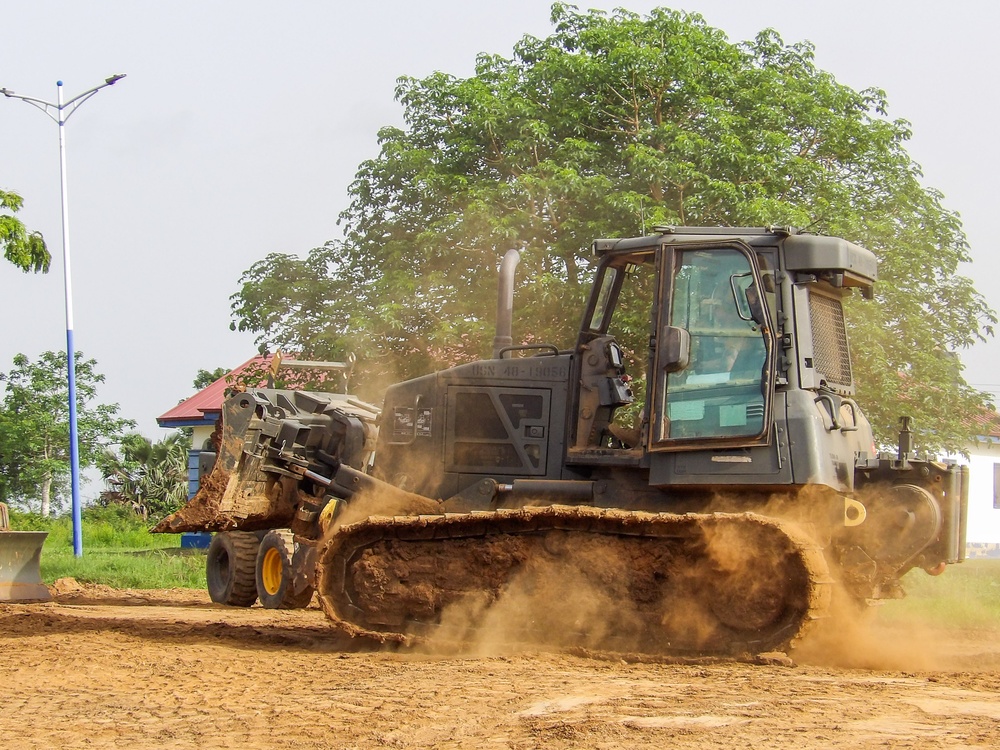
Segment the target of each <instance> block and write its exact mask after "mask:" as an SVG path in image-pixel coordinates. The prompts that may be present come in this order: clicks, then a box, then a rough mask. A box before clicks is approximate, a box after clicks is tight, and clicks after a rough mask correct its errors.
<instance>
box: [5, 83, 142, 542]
mask: <svg viewBox="0 0 1000 750" xmlns="http://www.w3.org/2000/svg"><path fill="white" fill-rule="evenodd" d="M124 77H125V75H124V74H123V73H120V74H118V75H113V76H111V77H110V78H107V79H105V81H104V83H102V84H101V85H100V86H95V87H94V88H92V89H90V90H89V91H84V92H83V93H82V94H78V95H77V96H74V97H73V98H72V99H70V100H69V101H68V102H66V103H65V104H64V103H63V90H62V86H63V82H62V81H56V102H55V103H52V102H47V101H44V100H42V99H36V98H34V97H30V96H21V95H20V94H15V93H14V92H13V91H10V90H9V89H0V94H3V95H4V96H6V97H8V98H12V99H21V100H22V101H26V102H28V104H31V105H32V106H35V107H37V108H38V109H40V110H42V112H44V113H45V114H46V115H48V116H49V117H50V118H51V119H52V120H53V121H54V122H55V123H56V124H57V125H58V126H59V185H60V191H61V195H62V246H63V282H64V286H65V289H66V370H67V380H68V381H69V463H70V479H71V488H72V503H73V554H74V555H76V556H77V557H83V531H82V525H81V524H82V519H81V517H80V515H81V508H80V439H79V433H78V432H77V424H76V348H75V345H74V343H73V281H72V278H73V275H72V269H71V265H70V253H69V192H68V190H67V187H66V121H67V120H68V119H69V117H70V115H72V114H73V113H74V112H76V109H77V107H79V106H80V105H81V104H83V103H84V102H85V101H87V99H89V98H90V97H92V96H93V95H94V94H96V93H97V92H98V91H100V90H101V89H103V88H104V87H105V86H111V85H112V84H114V83H116V82H117V81H119V80H120V79H122V78H124ZM53 112H54V113H53ZM64 113H65V114H64Z"/></svg>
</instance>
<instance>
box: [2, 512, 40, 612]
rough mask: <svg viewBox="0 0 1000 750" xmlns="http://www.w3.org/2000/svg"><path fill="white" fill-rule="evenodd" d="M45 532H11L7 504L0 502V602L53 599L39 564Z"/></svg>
mask: <svg viewBox="0 0 1000 750" xmlns="http://www.w3.org/2000/svg"><path fill="white" fill-rule="evenodd" d="M48 535H49V534H48V532H47V531H10V529H9V523H8V520H7V506H6V505H4V504H3V503H0V601H4V602H25V601H43V602H47V601H49V600H51V599H52V595H51V594H49V590H48V589H47V588H46V587H45V584H43V583H42V574H41V570H40V569H39V563H40V561H41V557H42V543H43V542H45V537H47V536H48Z"/></svg>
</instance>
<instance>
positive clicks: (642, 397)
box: [571, 238, 776, 455]
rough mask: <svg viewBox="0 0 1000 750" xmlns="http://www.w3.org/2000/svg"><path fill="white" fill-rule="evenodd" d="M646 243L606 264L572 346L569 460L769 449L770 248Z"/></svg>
mask: <svg viewBox="0 0 1000 750" xmlns="http://www.w3.org/2000/svg"><path fill="white" fill-rule="evenodd" d="M637 239H638V238H637ZM644 239H645V240H646V243H647V246H646V247H634V248H633V247H625V248H621V249H618V248H616V249H615V250H613V251H611V252H607V253H605V254H604V255H603V257H602V262H601V264H600V266H599V270H598V273H597V278H596V281H595V286H594V293H593V296H592V300H591V304H590V305H589V307H588V310H587V315H586V317H585V321H584V326H583V330H582V331H581V334H580V339H579V341H578V349H577V351H578V352H580V357H579V362H580V379H579V383H580V390H579V405H578V408H577V409H576V410H575V411H576V414H577V415H578V419H577V429H576V433H575V439H574V441H573V443H572V445H573V449H572V451H571V452H575V453H576V454H577V455H579V454H581V453H586V452H593V451H605V450H607V449H616V448H617V449H619V450H620V449H625V450H627V451H628V450H631V451H632V452H636V453H642V452H645V451H650V452H656V451H670V450H684V449H689V450H690V449H695V448H703V447H705V446H706V445H714V446H717V447H740V446H754V445H761V444H766V443H767V441H768V439H769V436H770V430H771V425H772V423H773V420H772V418H771V410H772V398H771V395H772V392H773V386H774V378H775V363H774V350H775V344H774V330H773V326H772V325H771V323H770V321H771V315H772V312H771V310H772V309H773V306H774V289H775V284H774V277H773V274H774V267H775V262H774V253H775V252H776V250H775V248H764V249H755V248H751V247H749V246H748V245H747V244H745V243H743V242H741V241H739V240H732V239H729V240H726V239H723V238H720V239H718V240H714V241H712V240H710V241H701V242H695V243H690V242H689V243H687V244H684V245H680V244H670V243H668V242H664V241H662V240H660V241H657V238H644ZM629 242H630V241H626V243H629ZM631 242H635V241H631ZM619 244H624V243H619ZM598 252H600V248H598Z"/></svg>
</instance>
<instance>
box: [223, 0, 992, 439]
mask: <svg viewBox="0 0 1000 750" xmlns="http://www.w3.org/2000/svg"><path fill="white" fill-rule="evenodd" d="M552 22H553V25H554V29H553V32H552V33H551V34H550V35H549V36H548V37H546V38H544V39H539V38H535V37H533V36H525V37H524V38H522V39H521V41H520V42H518V43H517V44H516V45H515V47H514V50H513V56H512V57H511V58H506V57H502V56H500V55H488V54H482V55H480V56H479V57H478V59H477V61H476V71H475V74H474V75H473V76H471V77H469V78H458V77H455V76H451V75H448V74H446V73H434V74H433V75H430V76H428V77H426V78H423V79H415V78H408V77H404V78H401V79H400V80H399V84H398V88H397V91H396V98H397V100H398V101H399V102H400V103H401V104H402V106H403V117H404V121H405V127H403V128H396V127H387V128H383V129H382V130H381V131H380V132H379V143H380V144H381V148H380V153H379V155H378V156H377V157H375V158H373V159H370V160H367V161H364V162H363V163H362V164H361V165H360V167H359V169H358V172H357V175H356V179H355V181H354V182H353V184H352V185H351V188H350V202H349V205H348V206H347V207H346V209H344V211H343V212H342V213H341V215H340V221H341V224H342V226H343V229H344V239H343V240H331V241H330V242H327V243H326V244H325V245H323V246H322V247H319V248H315V249H314V250H312V251H311V252H309V254H308V256H307V257H305V258H298V257H294V256H290V255H285V254H278V253H276V254H272V255H269V256H268V257H267V258H265V259H263V260H261V261H259V262H257V263H255V264H254V265H253V266H251V268H250V269H248V270H247V271H246V272H245V273H244V275H243V277H242V279H241V284H242V286H241V289H240V291H239V292H238V293H237V294H235V295H234V296H233V313H234V318H235V322H234V327H238V328H240V329H241V330H249V331H253V332H255V333H257V334H258V343H260V344H261V346H262V347H268V346H280V347H281V348H284V349H289V350H293V351H299V352H303V353H305V354H307V355H310V356H314V357H318V358H333V357H342V356H343V355H344V353H345V352H347V351H351V352H354V353H355V354H356V355H357V357H358V370H357V375H356V377H355V382H357V383H359V384H360V383H370V384H374V383H384V382H385V381H386V380H395V379H398V378H401V377H409V376H413V375H417V374H422V373H425V372H429V371H431V370H433V369H435V368H439V367H442V366H446V365H450V364H454V363H455V362H458V361H468V360H470V359H474V358H478V357H482V356H483V355H485V354H487V353H488V351H489V348H490V343H491V338H492V325H493V314H494V309H495V299H496V297H495V291H494V290H495V284H496V280H495V279H496V274H495V269H496V268H497V265H498V263H499V259H500V258H501V257H502V255H503V253H504V252H505V251H506V250H507V249H509V248H511V247H514V248H519V249H522V250H523V251H522V260H521V265H520V267H519V270H518V281H517V285H516V296H515V310H516V315H515V339H520V340H522V341H534V342H538V341H552V342H553V343H556V344H557V345H559V346H561V347H565V346H567V345H568V344H569V343H570V342H571V341H572V340H573V335H574V331H575V330H576V328H577V326H578V324H579V318H580V315H581V314H582V304H583V299H584V297H585V294H586V291H587V284H588V283H589V280H590V276H591V274H590V268H591V261H590V254H589V247H590V244H591V241H592V240H593V239H595V238H598V237H621V236H630V235H636V234H640V233H648V232H649V231H650V229H651V228H652V227H653V226H654V225H658V224H665V225H689V226H717V225H718V226H765V225H791V226H797V227H800V228H803V229H807V230H809V231H814V232H820V233H826V234H832V235H837V236H840V237H844V238H845V239H848V240H851V241H854V242H857V243H859V244H861V245H864V246H866V247H868V248H869V249H871V250H872V251H873V252H875V253H876V254H877V255H878V256H879V258H880V262H881V268H880V279H881V281H880V283H879V285H878V287H877V293H876V298H875V300H873V301H871V302H865V301H862V300H852V304H851V305H850V310H849V314H850V322H851V328H852V349H853V352H854V359H855V363H856V379H857V382H858V390H859V399H860V400H861V403H862V406H863V407H864V408H865V410H866V412H867V414H868V415H869V417H870V418H871V419H872V422H873V424H874V426H875V429H876V432H877V434H878V436H879V438H880V440H882V441H883V442H885V443H891V442H893V440H894V434H895V426H896V420H897V418H898V417H899V416H900V415H902V414H909V415H912V416H914V417H916V418H917V425H918V428H922V430H921V437H922V441H921V442H922V446H923V447H925V448H930V449H937V448H940V447H951V448H955V447H958V446H960V445H961V444H962V443H964V442H965V440H966V438H967V437H968V435H967V433H968V432H969V430H968V428H967V427H966V426H965V425H964V424H963V418H964V417H965V416H966V415H968V414H971V413H974V412H976V411H977V410H979V409H981V408H982V407H983V406H984V405H985V404H986V403H987V401H986V397H985V396H984V395H983V394H981V393H979V392H977V391H975V390H974V389H972V388H971V387H969V386H968V385H967V384H966V383H965V382H964V380H963V378H962V365H961V363H960V361H959V359H958V358H957V357H951V356H942V355H943V354H944V353H948V352H955V351H957V350H960V349H962V348H963V347H967V346H969V345H971V344H972V343H974V342H976V341H977V340H981V339H983V338H984V337H986V336H989V335H992V324H993V323H994V322H995V317H994V315H993V312H992V311H991V310H990V309H989V307H988V306H987V305H986V303H985V301H984V300H983V298H982V297H981V296H980V295H979V294H978V293H977V292H976V291H975V289H974V287H973V284H972V282H971V281H970V280H969V279H967V278H965V277H963V276H961V275H959V274H958V273H957V271H958V267H959V264H960V263H962V262H967V261H969V260H970V257H969V248H968V244H967V242H966V238H965V235H964V233H963V230H962V225H961V222H960V220H959V217H958V215H957V214H956V213H954V212H952V211H950V210H948V209H947V208H945V207H944V205H943V196H942V195H941V194H940V193H938V192H937V191H935V190H933V189H929V188H926V187H924V186H923V185H922V184H921V177H922V175H921V172H920V168H919V166H918V165H917V164H915V163H914V162H913V160H912V159H911V158H910V156H909V155H908V153H907V152H906V149H905V144H906V142H907V140H908V139H909V138H910V135H911V130H910V125H909V123H907V122H905V121H903V120H892V119H890V118H889V117H888V103H887V98H886V94H885V92H883V91H881V90H879V89H874V88H873V89H867V90H864V91H860V92H859V91H855V90H853V89H851V88H849V87H847V86H844V85H842V84H840V83H838V82H837V81H836V80H835V78H834V77H833V76H832V75H831V74H830V73H828V72H826V71H823V70H820V69H819V68H817V67H816V65H815V63H814V58H813V47H812V45H811V44H809V43H808V42H800V43H794V44H786V43H785V42H784V41H783V40H782V39H781V37H780V36H779V35H778V33H777V32H775V31H773V30H764V31H762V32H760V33H759V34H758V35H757V36H756V38H754V39H753V40H750V41H747V42H742V43H733V42H730V41H729V40H728V39H727V38H726V36H725V35H724V34H723V33H722V32H721V31H719V30H718V29H715V28H712V27H710V26H708V25H707V24H706V23H705V21H704V20H703V19H702V18H701V17H700V16H698V15H696V14H688V13H684V12H680V11H674V10H669V9H666V8H660V9H656V10H653V11H651V12H650V14H649V15H648V16H644V17H643V16H639V15H637V14H634V13H631V12H628V11H625V10H616V11H614V12H613V13H610V14H606V13H604V12H601V11H589V12H586V13H581V12H579V11H578V10H577V9H576V8H575V7H573V6H570V5H565V4H562V3H557V4H555V5H554V6H553V7H552ZM369 395H371V394H369Z"/></svg>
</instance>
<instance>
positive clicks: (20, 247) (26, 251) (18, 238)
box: [0, 190, 52, 273]
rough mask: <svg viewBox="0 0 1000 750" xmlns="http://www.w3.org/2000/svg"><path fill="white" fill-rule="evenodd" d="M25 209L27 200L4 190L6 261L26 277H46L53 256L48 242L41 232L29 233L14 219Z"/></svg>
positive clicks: (1, 211)
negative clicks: (39, 273) (35, 275)
mask: <svg viewBox="0 0 1000 750" xmlns="http://www.w3.org/2000/svg"><path fill="white" fill-rule="evenodd" d="M23 205H24V199H23V198H22V197H21V196H20V195H18V194H17V193H12V192H5V191H3V190H0V247H2V248H3V257H4V258H6V259H7V260H9V261H10V262H11V263H13V264H14V265H15V266H17V267H18V268H20V269H21V270H22V271H24V272H25V273H27V272H28V271H34V272H35V273H38V272H39V271H41V272H42V273H46V272H48V270H49V264H50V263H51V262H52V256H51V255H50V254H49V251H48V248H46V247H45V240H44V239H42V235H41V234H39V233H38V232H32V231H29V230H28V229H27V228H26V227H25V226H24V223H23V222H22V221H21V220H20V219H18V218H17V217H16V216H14V214H15V213H17V212H18V211H20V210H21V206H23Z"/></svg>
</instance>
